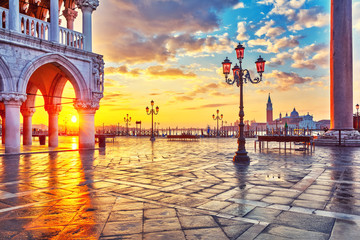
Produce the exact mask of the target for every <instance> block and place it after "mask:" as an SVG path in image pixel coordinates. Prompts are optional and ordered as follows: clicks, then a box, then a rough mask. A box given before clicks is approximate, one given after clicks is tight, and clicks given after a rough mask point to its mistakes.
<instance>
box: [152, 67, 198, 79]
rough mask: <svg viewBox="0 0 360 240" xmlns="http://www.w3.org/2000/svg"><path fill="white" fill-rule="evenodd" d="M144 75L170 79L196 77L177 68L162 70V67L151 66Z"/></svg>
mask: <svg viewBox="0 0 360 240" xmlns="http://www.w3.org/2000/svg"><path fill="white" fill-rule="evenodd" d="M146 73H147V74H149V75H151V76H159V77H170V78H179V77H182V78H194V77H196V74H195V73H192V72H189V73H185V72H183V71H182V70H181V69H178V68H167V69H166V68H164V67H163V66H151V67H149V68H148V69H147V70H146Z"/></svg>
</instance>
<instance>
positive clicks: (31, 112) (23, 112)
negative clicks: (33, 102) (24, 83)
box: [20, 107, 36, 117]
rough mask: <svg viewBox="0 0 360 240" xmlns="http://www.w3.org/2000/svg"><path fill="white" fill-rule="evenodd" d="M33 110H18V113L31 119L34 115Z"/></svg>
mask: <svg viewBox="0 0 360 240" xmlns="http://www.w3.org/2000/svg"><path fill="white" fill-rule="evenodd" d="M35 111H36V110H35V108H27V107H25V108H22V107H21V108H20V112H21V114H22V115H23V117H32V115H34V113H35Z"/></svg>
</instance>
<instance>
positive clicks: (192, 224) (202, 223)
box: [179, 215, 218, 229]
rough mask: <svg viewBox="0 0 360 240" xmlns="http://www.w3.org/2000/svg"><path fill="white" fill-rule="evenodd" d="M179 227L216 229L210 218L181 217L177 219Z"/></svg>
mask: <svg viewBox="0 0 360 240" xmlns="http://www.w3.org/2000/svg"><path fill="white" fill-rule="evenodd" d="M179 220H180V223H181V226H182V227H183V228H185V229H189V228H203V227H217V226H218V225H217V223H216V222H215V221H214V219H213V217H211V216H206V215H205V216H204V215H203V216H181V217H179Z"/></svg>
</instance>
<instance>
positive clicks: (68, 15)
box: [62, 8, 78, 21]
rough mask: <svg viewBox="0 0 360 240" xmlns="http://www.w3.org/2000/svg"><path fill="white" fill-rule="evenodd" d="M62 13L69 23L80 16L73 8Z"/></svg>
mask: <svg viewBox="0 0 360 240" xmlns="http://www.w3.org/2000/svg"><path fill="white" fill-rule="evenodd" d="M62 13H63V16H64V17H65V19H66V20H67V21H69V20H72V21H74V20H75V18H76V17H77V16H78V12H77V11H75V10H73V9H71V8H65V10H64V11H63V12H62Z"/></svg>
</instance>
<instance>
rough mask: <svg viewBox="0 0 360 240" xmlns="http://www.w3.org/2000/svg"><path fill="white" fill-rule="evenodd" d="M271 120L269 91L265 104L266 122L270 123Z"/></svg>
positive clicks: (271, 110)
mask: <svg viewBox="0 0 360 240" xmlns="http://www.w3.org/2000/svg"><path fill="white" fill-rule="evenodd" d="M272 122H273V108H272V103H271V98H270V93H269V98H268V102H267V104H266V123H267V124H271V123H272Z"/></svg>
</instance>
